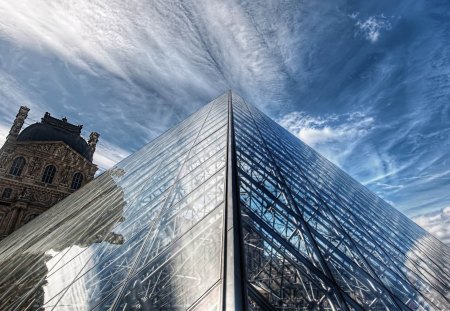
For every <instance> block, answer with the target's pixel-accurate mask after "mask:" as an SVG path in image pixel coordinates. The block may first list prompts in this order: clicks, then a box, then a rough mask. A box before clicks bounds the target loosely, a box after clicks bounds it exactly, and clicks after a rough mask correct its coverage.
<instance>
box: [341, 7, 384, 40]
mask: <svg viewBox="0 0 450 311" xmlns="http://www.w3.org/2000/svg"><path fill="white" fill-rule="evenodd" d="M358 15H359V14H357V13H353V14H351V15H349V17H350V18H351V19H354V20H357V17H358ZM355 25H356V26H357V27H358V32H359V33H361V34H362V35H363V36H364V38H366V39H367V40H369V41H370V42H372V43H375V42H377V41H378V39H379V38H380V34H381V32H382V31H386V30H391V29H392V24H391V22H390V21H389V19H388V18H387V17H386V16H384V15H383V14H381V15H378V16H370V17H368V18H367V19H366V20H364V21H363V20H359V19H358V20H357V21H356V24H355Z"/></svg>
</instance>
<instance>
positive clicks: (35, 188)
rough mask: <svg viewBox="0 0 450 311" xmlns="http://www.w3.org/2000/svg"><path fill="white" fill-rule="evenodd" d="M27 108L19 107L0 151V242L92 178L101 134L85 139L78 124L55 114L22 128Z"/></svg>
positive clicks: (93, 134) (95, 169) (95, 167)
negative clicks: (93, 157)
mask: <svg viewBox="0 0 450 311" xmlns="http://www.w3.org/2000/svg"><path fill="white" fill-rule="evenodd" d="M28 111H29V109H28V108H27V107H23V106H22V107H20V109H19V112H18V114H17V116H16V119H15V120H14V122H13V125H12V127H11V130H10V131H9V135H8V137H7V139H6V142H5V144H4V145H3V147H2V148H1V149H0V240H1V239H2V238H4V237H5V236H7V235H8V234H10V233H11V232H13V231H14V230H16V229H17V228H19V227H21V226H22V225H24V224H25V223H27V222H29V221H30V220H32V219H33V218H35V217H36V216H38V215H40V214H41V213H43V212H44V211H46V210H47V209H49V208H50V207H51V206H52V205H54V204H55V203H57V202H59V201H61V200H62V199H64V198H65V197H67V196H68V195H69V194H71V193H72V192H74V191H75V190H77V189H79V188H80V187H81V186H83V185H84V184H86V183H88V182H89V181H91V180H92V179H93V178H94V174H95V172H96V171H97V166H96V165H95V164H93V163H92V156H93V154H94V152H95V147H96V144H97V141H98V137H99V134H98V133H95V132H93V133H91V136H90V138H89V141H88V142H86V141H85V140H84V139H83V138H82V137H81V136H80V134H81V128H82V125H78V126H76V125H73V124H70V123H69V122H67V119H66V118H63V119H62V120H59V119H56V118H53V117H52V116H50V114H49V113H48V112H47V113H46V114H45V115H44V117H43V118H42V121H41V122H38V123H35V124H32V125H30V126H28V127H26V128H25V129H24V130H23V131H21V129H22V126H23V124H24V122H25V119H26V118H27V115H28Z"/></svg>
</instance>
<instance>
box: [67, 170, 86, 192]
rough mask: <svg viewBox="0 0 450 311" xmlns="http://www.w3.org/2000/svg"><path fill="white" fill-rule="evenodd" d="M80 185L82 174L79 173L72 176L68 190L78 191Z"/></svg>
mask: <svg viewBox="0 0 450 311" xmlns="http://www.w3.org/2000/svg"><path fill="white" fill-rule="evenodd" d="M82 183H83V174H81V173H80V172H78V173H75V174H74V175H73V179H72V184H71V185H70V188H71V189H74V190H77V189H80V187H81V184H82Z"/></svg>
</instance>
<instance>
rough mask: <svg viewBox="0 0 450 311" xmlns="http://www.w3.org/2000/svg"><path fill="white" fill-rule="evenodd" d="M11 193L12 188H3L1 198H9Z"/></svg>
mask: <svg viewBox="0 0 450 311" xmlns="http://www.w3.org/2000/svg"><path fill="white" fill-rule="evenodd" d="M11 194H12V189H11V188H5V190H3V194H2V198H3V199H9V198H11Z"/></svg>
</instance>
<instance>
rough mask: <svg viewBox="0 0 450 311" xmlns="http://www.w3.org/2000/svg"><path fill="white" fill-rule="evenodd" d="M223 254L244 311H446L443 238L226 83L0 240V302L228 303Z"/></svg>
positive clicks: (22, 306)
mask: <svg viewBox="0 0 450 311" xmlns="http://www.w3.org/2000/svg"><path fill="white" fill-rule="evenodd" d="M230 107H231V108H232V110H230V109H229V108H230ZM230 121H232V122H230ZM231 125H232V126H231ZM231 138H233V139H231ZM230 157H232V158H230ZM231 159H233V161H231ZM234 160H235V161H234ZM231 163H236V165H235V166H233V165H232V164H231ZM230 176H231V177H230ZM231 179H233V180H235V181H236V185H234V186H233V183H231V182H230V180H231ZM230 185H231V186H230ZM233 191H235V192H233ZM230 192H231V193H230ZM231 194H234V196H233V195H231ZM233 200H235V201H236V202H234V201H233ZM230 206H231V207H232V211H234V213H229V207H230ZM230 224H231V225H230ZM231 228H232V229H231ZM235 228H237V229H235ZM230 230H235V231H233V232H234V233H233V234H232V235H229V232H230ZM230 237H231V238H232V239H235V240H234V241H230ZM236 239H237V240H236ZM235 241H239V243H237V244H236V243H235V244H233V245H241V247H240V248H242V254H243V255H242V257H240V258H237V259H236V258H232V257H231V256H230V255H228V256H227V255H226V254H229V253H228V250H229V249H232V248H230V243H232V242H235ZM227 246H228V247H227ZM233 256H236V257H239V256H240V254H239V252H235V253H233ZM230 262H233V263H234V264H238V265H241V266H242V267H241V268H242V271H244V279H242V280H241V279H239V278H237V279H236V280H238V281H239V283H240V284H242V286H241V287H240V288H243V294H244V297H245V298H244V302H243V303H244V304H245V305H246V308H247V309H248V310H253V311H260V310H282V311H293V310H448V309H450V307H449V306H450V288H449V284H450V251H449V247H448V246H446V245H444V244H442V243H441V242H439V241H438V240H437V239H435V238H434V237H433V236H431V235H430V234H428V233H426V232H425V231H424V230H423V229H421V228H420V227H418V226H417V225H416V224H414V223H413V222H412V221H410V220H409V219H408V218H407V217H405V216H404V215H402V214H401V213H400V212H398V211H397V210H395V209H394V208H392V207H391V206H390V205H388V204H387V203H386V202H384V201H383V200H382V199H380V198H378V197H377V196H376V195H374V194H373V193H372V192H370V191H369V190H367V189H366V188H365V187H363V186H362V185H361V184H359V183H358V182H356V181H355V180H353V179H352V178H351V177H349V176H348V175H346V174H345V173H344V172H343V171H341V170H340V169H339V168H337V167H336V166H335V165H333V164H331V163H330V162H329V161H327V160H326V159H324V158H323V157H322V156H320V155H319V154H317V153H316V152H315V151H314V150H312V149H311V148H310V147H308V146H307V145H305V144H303V143H302V142H301V141H299V140H298V139H297V138H296V137H294V136H293V135H291V134H290V133H288V132H287V131H286V130H284V129H283V128H281V127H280V126H279V125H277V124H276V123H275V122H273V121H272V120H271V119H269V118H268V117H267V116H265V115H264V114H263V113H261V112H260V111H258V110H257V109H256V108H254V107H253V106H251V105H249V104H247V103H246V102H244V100H243V99H242V98H240V97H239V96H237V95H235V94H232V93H231V92H229V93H227V94H224V95H222V96H220V97H219V98H217V99H215V100H214V101H212V102H211V103H209V104H208V105H206V106H204V107H203V108H202V109H200V110H199V111H198V112H196V113H195V114H193V115H192V116H190V117H189V118H187V119H186V120H184V121H183V122H181V123H180V124H178V125H177V126H175V127H173V128H172V129H170V130H168V131H167V132H165V133H164V134H163V135H161V136H160V137H158V138H157V139H155V140H154V141H152V142H151V143H149V144H148V145H147V146H145V147H144V148H142V149H141V150H139V151H137V152H136V153H134V154H133V155H131V156H130V157H128V158H127V159H125V160H123V161H122V162H121V163H119V164H117V165H116V166H115V167H114V168H113V169H111V170H108V171H107V172H105V173H103V174H102V175H100V176H99V177H97V178H96V179H94V180H93V181H92V182H90V183H89V184H88V185H86V186H84V187H82V188H81V189H79V190H78V191H77V192H75V193H74V194H72V195H70V196H69V197H68V198H66V199H65V200H63V201H62V202H60V203H58V204H57V205H55V206H54V207H53V208H51V209H50V210H49V211H47V212H45V213H44V214H42V215H41V216H39V217H37V218H36V219H34V220H33V221H31V222H30V223H29V224H27V225H25V226H23V227H22V228H20V229H19V230H18V231H16V232H14V233H13V234H12V235H11V236H9V237H8V238H6V239H4V240H3V241H1V242H0V276H1V278H0V310H8V311H9V310H197V311H198V310H206V311H208V310H224V305H229V304H225V302H224V301H225V299H228V298H225V297H228V296H229V295H228V292H227V291H228V290H230V288H229V286H228V285H227V284H230V282H229V281H230V280H227V278H229V274H227V269H228V268H229V267H232V265H230ZM228 271H231V270H228ZM236 280H235V281H236ZM232 284H236V282H235V283H232ZM236 288H237V287H236ZM225 295H226V296H225ZM236 301H237V304H236V305H235V306H234V307H233V310H244V309H245V308H244V306H242V305H239V304H238V301H239V300H236ZM228 309H229V308H228Z"/></svg>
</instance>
